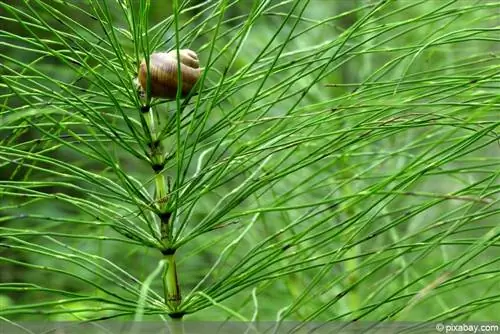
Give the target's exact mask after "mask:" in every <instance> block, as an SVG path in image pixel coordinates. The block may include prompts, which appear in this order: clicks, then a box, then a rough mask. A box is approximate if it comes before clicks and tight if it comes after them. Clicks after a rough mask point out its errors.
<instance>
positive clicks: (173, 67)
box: [137, 49, 201, 99]
mask: <svg viewBox="0 0 500 334" xmlns="http://www.w3.org/2000/svg"><path fill="white" fill-rule="evenodd" d="M179 55H180V63H181V77H182V92H181V97H186V96H187V95H188V94H189V92H190V91H191V89H192V88H193V86H194V85H195V84H196V81H198V79H199V78H200V75H201V69H200V64H199V62H198V55H197V54H196V53H195V52H194V51H192V50H189V49H183V50H179ZM149 74H150V76H151V97H161V98H168V99H175V97H176V95H177V86H178V82H177V51H176V50H173V51H170V52H157V53H153V54H152V55H151V56H150V57H149ZM147 78H148V70H147V67H146V61H145V60H144V59H143V60H142V62H141V64H140V65H139V75H138V78H137V79H138V82H139V85H140V89H141V90H142V92H146V87H147Z"/></svg>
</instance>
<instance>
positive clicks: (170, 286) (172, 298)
mask: <svg viewBox="0 0 500 334" xmlns="http://www.w3.org/2000/svg"><path fill="white" fill-rule="evenodd" d="M164 256H165V261H166V262H167V265H166V266H165V269H164V271H163V293H164V296H165V304H170V305H172V306H173V307H174V308H176V307H177V306H179V304H180V303H181V299H182V297H181V289H180V287H179V281H178V279H177V266H176V263H175V253H171V254H165V255H164Z"/></svg>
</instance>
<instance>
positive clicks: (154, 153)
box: [142, 107, 182, 332]
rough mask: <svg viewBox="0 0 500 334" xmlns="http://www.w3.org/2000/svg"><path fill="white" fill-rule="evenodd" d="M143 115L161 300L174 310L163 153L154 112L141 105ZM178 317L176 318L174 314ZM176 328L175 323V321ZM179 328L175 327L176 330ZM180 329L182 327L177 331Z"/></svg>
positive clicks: (177, 294) (176, 293) (176, 291)
mask: <svg viewBox="0 0 500 334" xmlns="http://www.w3.org/2000/svg"><path fill="white" fill-rule="evenodd" d="M142 111H143V116H144V123H143V124H144V127H145V129H144V130H145V131H147V132H148V134H149V139H150V143H149V148H150V150H151V151H150V159H151V167H152V168H153V171H154V172H155V177H154V183H155V192H154V199H155V204H156V205H155V206H156V210H157V211H156V212H157V215H158V218H159V221H160V231H161V240H162V243H163V247H164V248H163V249H162V254H163V256H164V259H165V261H166V265H165V269H164V270H163V276H162V280H163V294H164V298H165V304H167V305H170V306H171V307H172V309H173V311H175V310H176V309H177V307H178V306H179V305H180V303H181V290H180V285H179V280H178V278H177V265H176V262H175V249H174V248H173V247H172V239H173V236H172V232H173V228H172V222H173V220H172V217H171V211H170V208H169V196H168V195H169V191H170V190H169V185H168V183H167V180H166V178H165V176H164V175H163V174H162V170H163V167H164V165H165V155H164V152H163V146H162V144H161V141H160V139H159V138H158V133H157V129H158V120H156V119H155V115H154V113H153V111H152V110H151V108H149V107H144V108H143V110H142ZM176 320H180V318H179V317H178V318H176ZM176 327H177V328H178V329H179V328H180V327H179V324H177V325H176ZM177 332H179V331H177ZM181 332H182V331H181Z"/></svg>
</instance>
